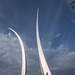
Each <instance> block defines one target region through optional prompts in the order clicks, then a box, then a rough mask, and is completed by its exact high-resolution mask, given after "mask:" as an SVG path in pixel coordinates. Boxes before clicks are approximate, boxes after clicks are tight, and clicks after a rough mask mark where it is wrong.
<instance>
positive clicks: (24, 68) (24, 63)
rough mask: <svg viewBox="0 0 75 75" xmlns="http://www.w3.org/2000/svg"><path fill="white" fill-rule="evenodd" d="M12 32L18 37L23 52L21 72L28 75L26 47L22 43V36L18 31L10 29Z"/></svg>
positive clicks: (22, 74)
mask: <svg viewBox="0 0 75 75" xmlns="http://www.w3.org/2000/svg"><path fill="white" fill-rule="evenodd" d="M8 29H10V30H11V31H12V32H14V33H15V35H16V36H17V38H18V40H19V42H20V45H21V50H22V70H21V75H26V57H25V51H24V45H23V42H22V39H21V38H20V36H19V35H18V33H17V32H16V31H14V30H13V29H11V28H9V27H8Z"/></svg>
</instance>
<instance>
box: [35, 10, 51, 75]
mask: <svg viewBox="0 0 75 75" xmlns="http://www.w3.org/2000/svg"><path fill="white" fill-rule="evenodd" d="M38 14H39V9H38V10H37V17H36V37H37V46H38V53H39V60H40V67H41V71H42V75H51V72H50V70H49V67H48V65H47V62H46V60H45V57H44V54H43V51H42V46H41V42H40V37H39V29H38Z"/></svg>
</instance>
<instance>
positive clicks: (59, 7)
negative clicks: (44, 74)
mask: <svg viewBox="0 0 75 75" xmlns="http://www.w3.org/2000/svg"><path fill="white" fill-rule="evenodd" d="M72 1H73V0H0V75H21V48H20V44H19V40H18V39H17V37H16V36H15V34H14V33H13V32H11V31H10V30H9V29H8V27H10V28H12V29H14V30H15V31H16V32H17V33H18V34H19V35H20V37H21V38H22V40H23V43H24V46H25V50H26V57H27V75H41V69H40V64H39V57H38V50H37V43H36V14H37V9H38V8H39V22H38V24H39V34H40V40H41V44H42V48H43V52H44V55H45V58H46V61H47V63H48V66H49V68H50V70H51V73H52V75H75V10H74V9H73V10H72V9H71V6H69V4H70V3H71V2H72Z"/></svg>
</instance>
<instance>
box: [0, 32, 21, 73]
mask: <svg viewBox="0 0 75 75" xmlns="http://www.w3.org/2000/svg"><path fill="white" fill-rule="evenodd" d="M1 62H2V63H1ZM0 65H1V67H0V71H1V69H3V71H4V70H5V69H7V70H11V71H12V70H13V69H15V68H17V69H16V72H17V70H19V69H21V48H20V44H19V41H18V39H17V38H16V37H15V36H12V34H11V33H8V34H2V33H0Z"/></svg>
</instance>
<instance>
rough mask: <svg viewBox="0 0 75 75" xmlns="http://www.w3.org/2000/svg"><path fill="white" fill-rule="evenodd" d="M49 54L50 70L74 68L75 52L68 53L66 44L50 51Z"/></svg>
mask: <svg viewBox="0 0 75 75" xmlns="http://www.w3.org/2000/svg"><path fill="white" fill-rule="evenodd" d="M51 53H52V55H53V56H52V57H53V58H52V59H51V60H50V64H51V69H52V70H59V69H64V68H65V69H72V68H75V66H74V65H75V52H70V51H69V47H68V45H67V44H64V45H60V46H59V47H57V48H56V49H52V51H51Z"/></svg>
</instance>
